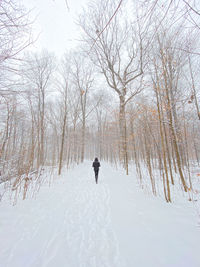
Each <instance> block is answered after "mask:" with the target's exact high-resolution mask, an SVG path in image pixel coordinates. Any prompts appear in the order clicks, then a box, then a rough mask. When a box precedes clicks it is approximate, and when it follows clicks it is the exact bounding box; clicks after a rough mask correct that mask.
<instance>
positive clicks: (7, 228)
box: [0, 161, 200, 267]
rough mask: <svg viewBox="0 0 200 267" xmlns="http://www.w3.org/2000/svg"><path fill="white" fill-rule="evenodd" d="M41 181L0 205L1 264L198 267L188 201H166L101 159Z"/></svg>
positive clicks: (198, 241)
mask: <svg viewBox="0 0 200 267" xmlns="http://www.w3.org/2000/svg"><path fill="white" fill-rule="evenodd" d="M101 165H102V166H101V170H100V174H99V184H98V185H96V184H95V182H94V177H93V176H94V174H93V170H92V168H91V162H89V161H86V162H85V163H84V164H81V165H79V166H77V167H75V168H74V169H73V170H68V171H65V172H64V173H63V175H62V177H61V178H57V177H55V178H54V180H53V181H52V182H51V186H50V187H49V185H48V184H46V185H43V186H42V187H41V189H40V191H39V193H38V194H37V195H36V198H28V199H26V200H25V201H22V200H20V201H18V203H17V205H15V206H12V205H11V204H10V201H9V199H8V198H7V197H8V196H6V195H4V197H3V200H2V201H1V202H0V266H1V267H175V266H176V267H199V266H200V227H199V225H198V220H199V218H198V214H197V212H196V209H195V206H194V205H193V202H189V201H187V200H186V199H180V201H178V202H176V203H172V204H167V203H165V202H164V201H163V200H162V199H161V198H155V197H153V196H152V195H150V194H148V192H145V191H144V190H141V189H140V187H139V185H138V184H137V182H136V179H135V177H134V173H132V174H131V175H130V176H128V177H127V176H126V175H125V174H124V172H123V171H122V170H116V169H115V168H113V167H112V166H111V165H109V164H108V163H101Z"/></svg>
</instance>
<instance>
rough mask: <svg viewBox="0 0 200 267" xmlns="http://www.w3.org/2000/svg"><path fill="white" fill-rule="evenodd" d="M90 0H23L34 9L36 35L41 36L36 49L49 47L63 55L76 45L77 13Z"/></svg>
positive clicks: (50, 49)
mask: <svg viewBox="0 0 200 267" xmlns="http://www.w3.org/2000/svg"><path fill="white" fill-rule="evenodd" d="M88 2H90V0H67V3H68V6H69V9H68V8H67V4H66V0H22V3H23V5H24V6H25V7H26V8H27V9H33V10H32V12H31V14H32V15H31V17H32V18H33V17H36V16H37V17H36V21H35V22H34V35H35V36H37V35H38V34H39V33H40V35H39V38H38V40H37V42H35V44H34V49H39V50H40V49H42V48H47V49H48V50H49V51H52V52H55V53H56V55H57V56H61V55H62V54H63V52H65V51H66V50H67V49H69V48H71V47H74V46H76V44H77V42H76V41H75V39H78V34H79V32H78V29H77V26H76V25H75V19H76V15H77V14H78V13H79V12H80V11H81V9H82V7H84V6H86V5H87V3H88Z"/></svg>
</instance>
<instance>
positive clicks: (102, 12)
mask: <svg viewBox="0 0 200 267" xmlns="http://www.w3.org/2000/svg"><path fill="white" fill-rule="evenodd" d="M49 1H50V0H49ZM68 5H69V7H70V2H69V3H68ZM66 8H67V7H66ZM30 13H31V10H26V9H25V8H24V7H23V6H22V5H20V4H19V3H18V1H15V0H2V1H0V183H1V184H4V191H2V193H1V197H3V194H4V192H6V191H7V190H10V191H11V192H12V193H14V194H15V195H16V197H17V196H18V195H19V194H20V192H23V199H25V198H26V194H27V191H28V190H29V188H33V187H34V186H35V187H34V188H36V189H35V190H38V187H39V185H40V184H41V183H42V173H43V172H44V171H45V170H46V169H48V170H50V169H52V170H54V171H55V170H56V172H57V173H58V175H60V174H61V173H62V170H63V168H64V167H65V168H71V167H73V166H75V165H77V164H80V163H83V162H84V160H91V161H92V160H93V159H94V158H95V157H98V158H99V159H100V161H103V162H109V163H111V164H113V165H114V166H116V167H117V166H123V168H124V173H126V175H129V176H130V173H129V169H130V168H132V167H134V168H135V169H136V173H137V177H132V179H137V181H138V183H139V184H140V185H141V187H146V186H147V187H148V188H149V190H150V191H151V193H152V194H153V195H155V196H157V194H158V188H162V190H159V194H161V196H162V197H163V199H165V201H166V202H169V203H170V202H173V200H174V194H175V193H176V190H181V191H182V192H183V193H184V194H186V196H187V199H189V200H193V198H195V197H196V195H199V188H198V186H197V185H198V184H199V182H200V169H199V168H200V89H199V84H200V75H199V74H200V40H199V36H200V3H199V1H197V0H188V1H187V0H167V1H163V0H148V1H145V0H141V1H136V0H130V1H124V0H121V1H119V0H118V1H117V0H115V1H113V0H112V1H111V0H109V1H108V0H95V1H92V2H90V4H88V6H87V7H86V8H84V9H82V12H81V13H80V14H79V15H78V16H77V19H76V24H77V26H78V27H79V31H80V40H79V45H78V46H76V47H74V48H73V49H71V50H67V47H66V53H64V54H63V56H62V57H61V58H56V56H55V55H54V54H53V53H52V52H49V51H48V50H47V49H46V50H44V49H43V50H41V51H36V52H35V51H34V52H33V51H32V50H31V47H32V46H33V45H34V43H35V42H37V36H33V34H32V28H33V27H34V21H33V20H31V19H30ZM66 27H67V25H66ZM38 38H39V37H38ZM33 185H34V186H33ZM0 199H1V198H0Z"/></svg>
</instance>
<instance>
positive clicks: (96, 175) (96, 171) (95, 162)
mask: <svg viewBox="0 0 200 267" xmlns="http://www.w3.org/2000/svg"><path fill="white" fill-rule="evenodd" d="M100 166H101V165H100V162H99V161H98V158H95V160H94V162H93V164H92V167H93V168H94V173H95V180H96V184H98V174H99V167H100Z"/></svg>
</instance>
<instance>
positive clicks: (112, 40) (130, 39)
mask: <svg viewBox="0 0 200 267" xmlns="http://www.w3.org/2000/svg"><path fill="white" fill-rule="evenodd" d="M114 11H115V5H114V4H113V2H111V1H104V0H102V1H100V2H98V3H96V4H94V5H93V6H91V7H90V8H89V10H88V11H87V12H85V13H84V15H83V16H82V17H80V21H79V24H80V26H81V27H82V29H83V30H84V33H85V36H84V37H83V38H84V41H85V42H86V43H87V44H89V47H91V46H93V48H92V50H91V51H90V52H89V56H90V58H91V60H92V61H93V63H94V64H95V65H96V66H97V67H98V68H99V69H100V70H101V72H102V74H103V75H104V77H105V80H106V82H107V84H108V86H109V87H110V88H111V89H112V90H114V92H115V93H117V95H118V97H119V102H120V106H119V129H120V139H121V145H120V147H121V159H122V160H123V164H124V167H125V169H126V172H127V174H128V151H127V138H126V111H125V110H126V105H127V103H128V102H129V101H130V100H131V99H132V98H133V97H134V96H135V95H136V94H138V93H139V92H140V91H141V87H140V86H138V85H136V84H134V83H133V82H134V81H135V80H137V79H139V78H140V77H142V75H143V63H144V62H143V52H144V51H143V35H142V32H141V26H140V24H139V23H137V22H139V20H137V22H136V21H135V25H134V27H133V26H132V24H131V22H130V21H129V22H128V21H127V20H126V19H125V15H122V14H120V13H119V11H118V16H115V17H114V18H113V19H112V21H110V24H109V27H107V28H106V29H105V30H104V31H102V29H103V28H104V25H105V24H106V22H107V21H109V18H111V17H112V14H113V12H114ZM119 14H120V15H121V16H120V15H119ZM119 17H120V18H119ZM91 22H92V24H91ZM99 32H101V35H99ZM97 35H98V39H96V36H97ZM94 41H95V43H94Z"/></svg>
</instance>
